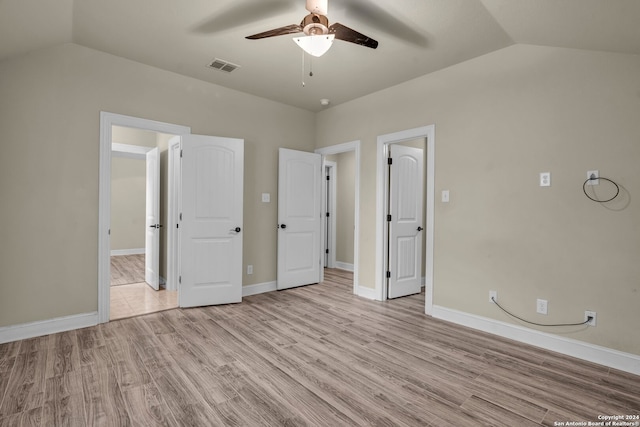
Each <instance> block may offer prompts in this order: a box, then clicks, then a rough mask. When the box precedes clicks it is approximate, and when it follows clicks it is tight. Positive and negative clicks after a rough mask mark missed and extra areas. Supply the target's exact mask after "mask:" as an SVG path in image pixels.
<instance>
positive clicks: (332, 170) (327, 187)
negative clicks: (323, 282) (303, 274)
mask: <svg viewBox="0 0 640 427" xmlns="http://www.w3.org/2000/svg"><path fill="white" fill-rule="evenodd" d="M323 169H324V176H323V178H324V179H323V181H322V190H323V191H322V194H323V197H322V212H323V213H324V214H325V217H324V221H322V235H323V236H325V237H326V236H327V235H329V246H328V247H327V245H326V239H325V245H324V250H323V251H322V254H323V255H325V256H323V257H322V260H323V263H324V261H325V258H327V260H326V265H323V267H327V268H335V267H336V200H337V199H338V198H337V197H336V190H337V188H336V183H337V180H338V165H337V164H336V162H328V161H326V160H324V159H323ZM327 176H329V177H330V179H326V177H327ZM327 181H329V183H328V184H327ZM327 192H328V193H329V200H328V202H329V203H328V206H327ZM327 213H328V214H329V220H328V221H327V217H326V214H327ZM327 222H328V223H329V231H328V232H327V229H326V227H327ZM327 249H329V256H328V257H327V256H326V255H327V254H326V250H327Z"/></svg>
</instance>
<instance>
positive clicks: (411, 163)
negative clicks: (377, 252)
mask: <svg viewBox="0 0 640 427" xmlns="http://www.w3.org/2000/svg"><path fill="white" fill-rule="evenodd" d="M391 157H392V159H393V160H392V165H391V173H390V195H389V198H390V203H389V207H390V212H389V213H390V214H391V221H390V222H389V265H388V270H389V281H388V298H397V297H401V296H405V295H411V294H416V293H419V292H420V291H421V288H422V238H423V234H424V231H423V230H422V228H423V227H424V225H423V224H422V209H423V207H422V194H423V191H424V178H423V163H424V157H423V151H422V149H420V148H412V147H405V146H402V145H397V144H394V145H393V146H392V148H391Z"/></svg>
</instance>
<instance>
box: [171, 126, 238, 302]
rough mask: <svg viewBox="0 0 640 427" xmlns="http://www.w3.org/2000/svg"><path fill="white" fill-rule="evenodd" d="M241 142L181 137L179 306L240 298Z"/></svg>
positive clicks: (227, 139)
mask: <svg viewBox="0 0 640 427" xmlns="http://www.w3.org/2000/svg"><path fill="white" fill-rule="evenodd" d="M243 165H244V141H243V140H242V139H232V138H219V137H212V136H203V135H184V136H182V220H181V222H180V230H181V232H180V241H181V266H180V271H181V279H180V280H181V283H180V285H179V286H178V288H179V294H178V300H179V304H180V306H181V307H193V306H203V305H213V304H227V303H235V302H240V301H241V300H242V217H243V211H242V207H243V173H244V171H243V167H244V166H243Z"/></svg>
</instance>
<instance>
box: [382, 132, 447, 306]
mask: <svg viewBox="0 0 640 427" xmlns="http://www.w3.org/2000/svg"><path fill="white" fill-rule="evenodd" d="M418 138H426V140H427V147H426V150H427V163H426V165H425V168H426V174H427V185H426V188H425V189H426V197H425V205H426V207H425V209H426V217H427V223H426V226H425V228H426V230H425V232H426V235H425V238H426V239H427V242H426V253H425V254H424V256H425V276H426V277H425V313H426V314H429V315H431V314H432V312H433V230H434V218H433V216H434V207H435V206H434V204H435V198H434V194H435V182H434V181H435V142H436V141H435V125H429V126H423V127H419V128H414V129H408V130H404V131H400V132H394V133H389V134H386V135H380V136H378V143H377V150H376V157H377V169H376V290H375V291H376V296H377V299H379V300H380V301H384V300H386V299H387V289H386V287H387V283H386V282H387V281H386V265H385V257H384V252H385V251H384V248H385V247H386V245H387V235H386V233H385V217H386V214H385V212H386V211H385V206H386V203H387V191H386V189H387V186H388V182H387V181H388V179H387V173H386V168H387V160H386V159H387V153H388V149H389V145H390V144H395V143H399V142H405V141H411V140H414V139H418Z"/></svg>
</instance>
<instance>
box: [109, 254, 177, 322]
mask: <svg viewBox="0 0 640 427" xmlns="http://www.w3.org/2000/svg"><path fill="white" fill-rule="evenodd" d="M144 269H145V266H144V254H140V255H117V256H112V257H111V288H110V290H109V297H110V298H109V299H110V310H109V319H111V320H118V319H124V318H127V317H132V316H140V315H142V314H150V313H156V312H158V311H162V310H169V309H172V308H176V307H178V292H177V291H167V290H166V289H163V288H161V289H160V290H157V291H156V290H154V289H153V288H151V287H150V286H149V285H148V284H147V283H146V282H145V281H144V279H145V277H144Z"/></svg>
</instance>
